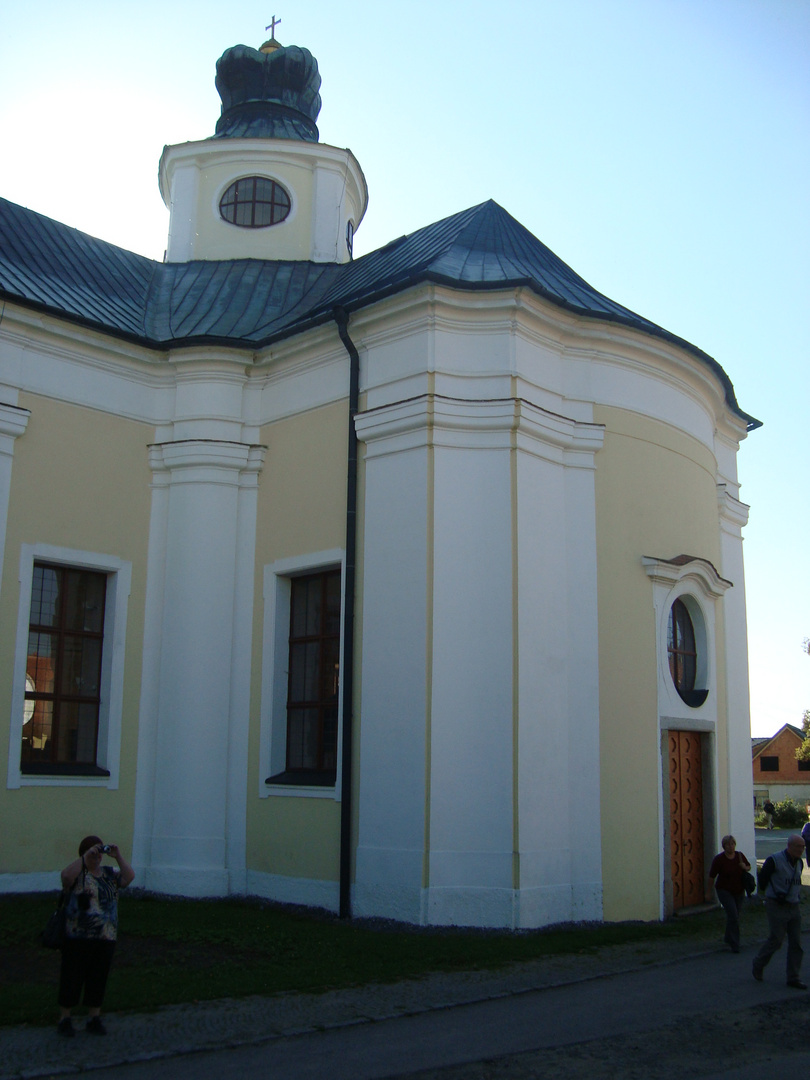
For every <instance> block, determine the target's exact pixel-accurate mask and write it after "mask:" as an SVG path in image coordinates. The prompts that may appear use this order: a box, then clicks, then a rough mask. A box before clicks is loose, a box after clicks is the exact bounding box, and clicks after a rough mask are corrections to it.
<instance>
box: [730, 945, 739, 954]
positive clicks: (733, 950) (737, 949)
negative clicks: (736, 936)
mask: <svg viewBox="0 0 810 1080" xmlns="http://www.w3.org/2000/svg"><path fill="white" fill-rule="evenodd" d="M731 951H732V952H734V953H737V952H739V951H740V946H739V945H732V946H731Z"/></svg>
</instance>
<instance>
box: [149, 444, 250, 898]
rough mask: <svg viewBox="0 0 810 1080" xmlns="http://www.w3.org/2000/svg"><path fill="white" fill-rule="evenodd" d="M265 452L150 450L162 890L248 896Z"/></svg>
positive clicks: (157, 856)
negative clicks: (250, 733)
mask: <svg viewBox="0 0 810 1080" xmlns="http://www.w3.org/2000/svg"><path fill="white" fill-rule="evenodd" d="M264 453H265V451H264V448H263V447H258V446H249V445H247V444H245V443H238V442H225V441H214V440H211V441H208V440H185V441H182V442H170V443H164V444H157V445H155V446H153V447H152V448H151V451H150V459H151V465H152V469H153V471H154V472H155V474H156V485H155V490H154V496H153V499H154V502H153V529H152V535H151V537H150V567H149V575H150V590H149V595H148V597H147V612H146V625H147V633H149V631H150V630H151V631H152V632H153V633H155V634H156V635H157V639H158V640H157V642H156V643H155V645H154V648H153V649H150V645H149V643H148V642H147V649H146V653H145V659H144V666H145V669H146V667H147V666H148V667H149V668H150V669H151V675H152V677H153V679H154V680H155V684H154V685H155V689H154V691H153V692H152V693H151V695H145V698H144V708H143V710H142V724H143V732H142V743H143V740H149V741H151V747H150V746H149V745H147V744H146V743H144V745H142V749H141V754H140V759H139V768H140V766H141V765H143V766H144V776H143V778H142V779H141V780H139V791H138V809H137V823H138V827H139V828H138V834H137V835H136V851H137V853H138V856H139V857H140V858H144V859H145V861H146V864H147V868H146V874H145V878H146V882H145V883H146V884H147V885H148V887H150V888H153V889H157V890H160V891H167V892H173V893H183V894H187V895H216V894H222V893H227V892H229V891H237V890H238V889H240V888H244V879H245V864H244V850H245V813H246V788H247V728H248V705H249V666H250V659H249V657H250V649H249V646H248V642H249V640H250V633H251V620H252V587H251V586H252V567H253V561H254V559H253V555H254V545H255V529H256V474H257V472H258V470H259V468H260V467H261V463H262V461H263V458H264ZM152 560H155V562H152ZM153 575H154V580H152V578H153ZM235 661H236V662H235ZM145 675H146V670H145ZM145 685H146V686H148V685H149V683H148V682H147V681H146V680H145ZM150 709H153V710H154V713H153V714H152V715H151V716H150V715H148V712H149V710H150ZM144 712H146V713H147V715H143V714H144ZM150 789H151V790H150Z"/></svg>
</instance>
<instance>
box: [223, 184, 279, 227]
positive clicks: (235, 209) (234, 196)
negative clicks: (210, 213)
mask: <svg viewBox="0 0 810 1080" xmlns="http://www.w3.org/2000/svg"><path fill="white" fill-rule="evenodd" d="M219 212H220V214H221V215H222V217H223V218H224V219H225V221H228V222H230V224H231V225H241V226H242V228H244V229H265V228H267V226H268V225H278V223H279V222H280V221H283V220H284V219H285V218H286V217H287V215H288V214H289V212H290V196H289V195H288V194H287V192H286V191H285V190H284V188H283V187H282V186H281V184H277V183H276V182H275V180H269V179H268V178H267V177H266V176H243V177H242V179H241V180H235V181H234V182H233V183H232V184H231V186H230V187H229V188H228V189H227V191H226V192H225V194H224V195H223V196H222V198H221V199H220V200H219Z"/></svg>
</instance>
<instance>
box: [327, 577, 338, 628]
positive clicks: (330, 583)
mask: <svg viewBox="0 0 810 1080" xmlns="http://www.w3.org/2000/svg"><path fill="white" fill-rule="evenodd" d="M324 633H325V634H339V633H340V574H339V573H338V574H329V575H328V576H327V578H326V618H325V620H324Z"/></svg>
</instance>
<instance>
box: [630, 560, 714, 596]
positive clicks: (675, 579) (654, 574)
mask: <svg viewBox="0 0 810 1080" xmlns="http://www.w3.org/2000/svg"><path fill="white" fill-rule="evenodd" d="M641 563H642V566H643V567H644V570H645V573H646V574H647V576H648V577H649V578H651V579H652V581H654V582H655V583H656V584H658V585H665V586H667V588H672V587H673V586H674V585H678V584H680V583H681V582H683V581H686V580H692V581H695V582H697V583H698V584H699V585H700V586H701V588H702V590H703V592H704V593H705V594H706V595H708V596H710V597H712V599H714V600H719V599H720V597H721V596H722V595H723V594H724V593H725V592H726V590H727V589H730V588H732V586H733V582H731V581H726V579H725V578H722V577H720V575H719V574H718V572H717V570H716V569H715V567H714V565H713V564H712V563H710V562H709V560H708V559H702V558H700V557H699V556H697V555H678V556H676V557H675V558H674V559H657V558H654V557H652V556H650V555H642V557H641Z"/></svg>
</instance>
